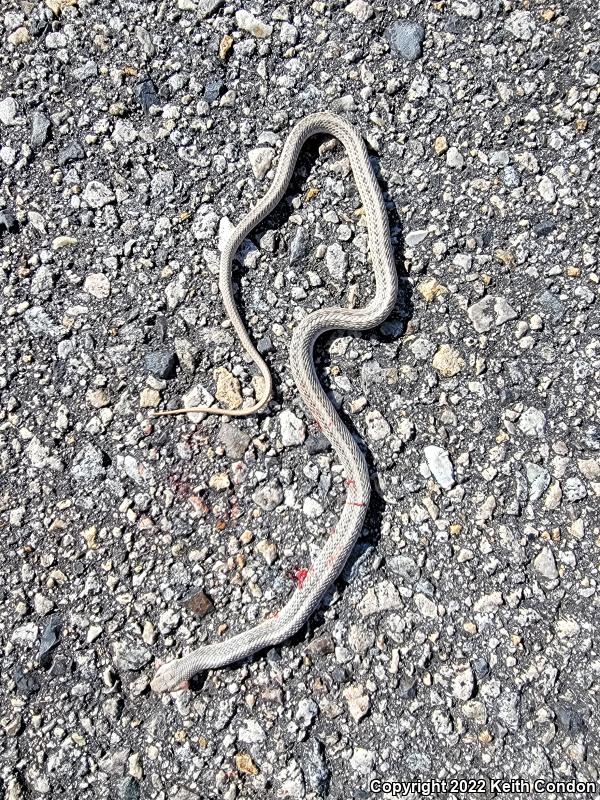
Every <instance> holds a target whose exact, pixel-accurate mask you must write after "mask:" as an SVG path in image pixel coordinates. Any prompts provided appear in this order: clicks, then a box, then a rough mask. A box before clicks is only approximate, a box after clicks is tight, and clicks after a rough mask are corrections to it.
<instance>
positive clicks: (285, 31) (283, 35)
mask: <svg viewBox="0 0 600 800" xmlns="http://www.w3.org/2000/svg"><path fill="white" fill-rule="evenodd" d="M279 41H280V42H281V43H282V44H287V45H289V46H290V47H293V46H294V45H295V44H296V43H297V41H298V28H297V27H296V26H295V25H292V24H290V23H289V22H282V23H281V30H280V31H279Z"/></svg>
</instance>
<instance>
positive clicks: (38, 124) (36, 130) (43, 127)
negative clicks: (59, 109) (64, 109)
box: [31, 111, 50, 150]
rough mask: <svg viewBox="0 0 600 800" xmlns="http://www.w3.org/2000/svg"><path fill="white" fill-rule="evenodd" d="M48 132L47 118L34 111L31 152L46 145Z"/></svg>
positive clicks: (48, 121)
mask: <svg viewBox="0 0 600 800" xmlns="http://www.w3.org/2000/svg"><path fill="white" fill-rule="evenodd" d="M49 132H50V120H49V119H48V117H47V116H46V115H45V114H41V113H40V112H39V111H34V112H33V121H32V126H31V147H32V149H33V150H40V149H41V148H42V147H43V146H44V145H45V144H46V140H47V139H48V134H49Z"/></svg>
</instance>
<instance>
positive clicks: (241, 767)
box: [235, 12, 258, 775]
mask: <svg viewBox="0 0 600 800" xmlns="http://www.w3.org/2000/svg"><path fill="white" fill-rule="evenodd" d="M238 13H239V12H238ZM235 766H236V767H237V769H238V771H239V772H243V773H244V774H246V775H258V767H257V766H256V764H255V763H254V761H252V758H251V757H250V756H249V755H248V753H237V754H236V757H235Z"/></svg>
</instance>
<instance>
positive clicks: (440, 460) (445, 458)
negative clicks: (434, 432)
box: [423, 445, 454, 489]
mask: <svg viewBox="0 0 600 800" xmlns="http://www.w3.org/2000/svg"><path fill="white" fill-rule="evenodd" d="M423 453H424V455H425V460H426V461H427V466H428V467H429V470H430V471H431V474H432V475H433V477H434V479H435V480H436V482H437V483H438V484H439V485H440V486H441V487H442V489H451V488H452V487H453V486H454V467H453V466H452V462H451V461H450V456H449V454H448V452H447V451H446V450H444V449H443V448H442V447H437V446H436V445H428V446H427V447H426V448H425V449H424V450H423Z"/></svg>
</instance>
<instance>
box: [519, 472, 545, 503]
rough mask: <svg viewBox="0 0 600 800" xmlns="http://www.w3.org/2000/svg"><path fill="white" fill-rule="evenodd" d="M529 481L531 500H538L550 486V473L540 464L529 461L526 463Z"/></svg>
mask: <svg viewBox="0 0 600 800" xmlns="http://www.w3.org/2000/svg"><path fill="white" fill-rule="evenodd" d="M525 470H526V472H527V481H528V483H529V502H530V503H534V502H535V501H536V500H538V499H539V498H540V497H541V496H542V495H543V494H544V492H545V491H546V489H547V488H548V486H550V473H549V472H548V470H547V469H545V468H544V467H541V466H540V465H539V464H532V463H528V464H526V465H525Z"/></svg>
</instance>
